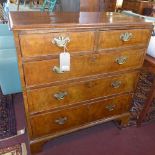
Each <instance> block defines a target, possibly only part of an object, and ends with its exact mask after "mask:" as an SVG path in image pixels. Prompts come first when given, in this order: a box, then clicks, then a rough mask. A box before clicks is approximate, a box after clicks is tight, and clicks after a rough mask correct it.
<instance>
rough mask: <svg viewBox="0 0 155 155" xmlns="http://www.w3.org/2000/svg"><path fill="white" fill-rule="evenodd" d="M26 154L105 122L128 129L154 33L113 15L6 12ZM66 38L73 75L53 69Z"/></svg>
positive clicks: (148, 26)
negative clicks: (18, 80)
mask: <svg viewBox="0 0 155 155" xmlns="http://www.w3.org/2000/svg"><path fill="white" fill-rule="evenodd" d="M10 25H11V28H12V29H13V31H14V37H15V41H16V48H17V54H18V63H19V70H20V76H21V82H22V87H23V96H24V104H25V111H26V116H27V126H28V127H27V129H28V133H29V138H30V145H31V151H32V152H33V153H34V152H38V151H41V148H42V145H43V144H44V143H45V142H47V141H49V140H50V139H52V138H54V137H57V136H60V135H64V134H67V133H70V132H73V131H76V130H79V129H83V128H86V127H90V126H93V125H96V124H99V123H103V122H106V121H111V120H117V121H119V122H120V125H122V126H126V125H127V124H128V120H129V117H130V114H129V110H130V107H131V101H132V96H133V93H134V90H135V87H136V83H137V79H138V75H139V71H140V68H141V66H142V64H143V60H144V56H145V53H146V48H147V45H148V42H149V38H150V35H151V31H152V26H151V24H150V23H145V22H144V21H143V20H141V19H139V18H133V17H127V16H125V15H121V14H119V13H110V14H109V13H99V12H94V13H92V12H90V13H86V12H83V13H82V12H81V13H63V14H48V13H39V12H20V13H18V12H12V13H11V14H10ZM58 37H59V38H63V39H64V38H66V37H67V38H69V39H70V42H69V43H68V44H67V50H68V52H69V53H70V55H71V66H70V67H71V70H70V71H68V72H61V71H59V54H60V53H61V52H62V48H60V47H58V46H57V45H56V44H53V39H55V38H57V39H58Z"/></svg>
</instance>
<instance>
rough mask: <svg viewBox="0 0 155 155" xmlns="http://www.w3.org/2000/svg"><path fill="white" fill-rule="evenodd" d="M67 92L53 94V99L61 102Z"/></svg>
mask: <svg viewBox="0 0 155 155" xmlns="http://www.w3.org/2000/svg"><path fill="white" fill-rule="evenodd" d="M67 94H68V93H67V92H58V93H55V94H54V97H55V98H56V99H57V100H63V99H64V97H65V96H67Z"/></svg>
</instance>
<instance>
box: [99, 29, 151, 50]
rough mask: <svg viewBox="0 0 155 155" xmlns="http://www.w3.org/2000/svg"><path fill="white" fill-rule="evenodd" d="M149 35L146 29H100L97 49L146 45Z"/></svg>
mask: <svg viewBox="0 0 155 155" xmlns="http://www.w3.org/2000/svg"><path fill="white" fill-rule="evenodd" d="M149 36H150V30H148V29H133V30H112V31H100V33H99V42H98V50H103V49H106V48H118V47H126V46H134V45H138V44H143V45H145V46H147V44H148V38H149Z"/></svg>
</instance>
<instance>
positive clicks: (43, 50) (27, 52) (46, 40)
mask: <svg viewBox="0 0 155 155" xmlns="http://www.w3.org/2000/svg"><path fill="white" fill-rule="evenodd" d="M94 35H95V33H94V32H93V31H90V32H89V31H88V32H64V33H43V34H41V33H40V34H39V33H38V34H24V35H20V44H21V52H22V56H23V57H36V56H46V55H52V54H59V53H60V52H61V51H63V48H59V47H58V46H57V45H55V44H53V43H52V41H53V39H54V38H57V37H62V36H63V37H66V38H67V37H68V38H69V39H70V42H69V43H68V44H67V45H68V46H67V49H68V50H69V51H70V52H79V51H93V49H94Z"/></svg>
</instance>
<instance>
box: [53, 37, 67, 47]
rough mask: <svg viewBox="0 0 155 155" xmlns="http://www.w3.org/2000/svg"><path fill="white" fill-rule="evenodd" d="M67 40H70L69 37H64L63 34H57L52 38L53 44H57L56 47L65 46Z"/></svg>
mask: <svg viewBox="0 0 155 155" xmlns="http://www.w3.org/2000/svg"><path fill="white" fill-rule="evenodd" d="M69 42H70V38H69V37H64V36H58V37H55V38H54V39H53V40H52V43H53V44H55V45H57V46H58V47H63V48H66V46H67V43H69Z"/></svg>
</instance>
